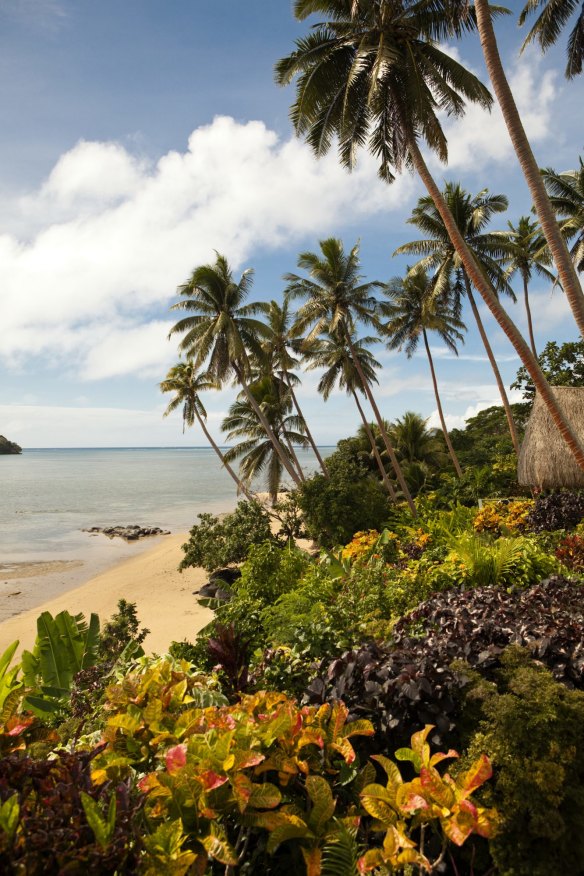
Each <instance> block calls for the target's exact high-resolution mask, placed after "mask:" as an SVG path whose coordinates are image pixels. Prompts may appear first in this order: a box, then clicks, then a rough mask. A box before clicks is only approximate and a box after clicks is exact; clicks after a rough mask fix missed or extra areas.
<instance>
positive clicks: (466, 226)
mask: <svg viewBox="0 0 584 876" xmlns="http://www.w3.org/2000/svg"><path fill="white" fill-rule="evenodd" d="M442 197H443V198H444V202H445V203H446V204H447V206H448V209H449V210H450V213H451V214H452V216H453V217H454V221H455V222H456V226H457V228H458V230H459V232H460V234H461V235H462V237H463V238H464V240H465V242H466V245H467V247H468V249H469V251H470V252H471V253H472V256H473V258H474V260H475V262H476V263H477V265H478V266H479V268H480V270H481V273H482V274H483V275H484V276H486V277H488V278H489V281H490V283H491V286H492V287H493V288H495V289H497V292H498V293H501V292H504V293H506V294H508V295H510V296H511V297H512V298H513V300H515V296H514V294H513V291H512V290H511V288H510V286H509V283H508V282H507V280H506V278H505V274H504V272H503V269H502V268H501V265H500V261H499V258H500V257H501V256H502V255H503V253H504V252H505V250H504V248H503V246H502V243H501V240H500V239H499V238H497V237H496V236H495V235H493V234H492V233H488V232H486V231H485V228H486V226H487V225H488V223H489V221H490V219H491V218H492V216H493V215H494V214H495V213H502V212H503V211H505V210H506V209H507V206H508V201H507V198H506V197H505V195H490V194H489V192H488V190H487V189H483V190H482V191H481V192H479V193H478V195H474V196H472V195H470V194H469V193H468V192H466V191H465V190H464V189H463V188H462V187H461V185H460V184H459V183H446V185H445V187H444V190H443V192H442ZM408 223H410V224H412V225H415V226H416V227H417V228H419V229H420V231H422V232H423V233H424V234H425V235H426V238H425V239H423V240H415V241H412V242H411V243H406V244H404V245H403V246H400V247H398V249H396V251H395V253H394V255H397V254H407V255H421V256H423V258H422V259H421V261H420V262H419V264H420V266H421V267H423V268H424V269H426V270H432V271H435V272H436V274H435V280H434V283H435V289H436V294H437V295H442V294H443V293H445V292H446V291H447V290H449V289H451V288H452V289H453V291H454V292H455V293H456V294H457V295H458V297H459V298H460V296H462V295H464V294H466V297H467V299H468V302H469V304H470V306H471V310H472V312H473V316H474V318H475V322H476V324H477V328H478V331H479V335H480V337H481V340H482V342H483V346H484V348H485V352H486V354H487V358H488V360H489V363H490V365H491V368H492V370H493V374H494V375H495V380H496V382H497V387H498V389H499V395H500V396H501V402H502V404H503V408H504V409H505V416H506V417H507V423H508V424H509V432H510V434H511V439H512V441H513V447H514V448H515V452H516V453H517V454H518V453H519V437H518V435H517V428H516V426H515V421H514V420H513V413H512V411H511V405H510V404H509V398H508V396H507V390H506V389H505V384H504V383H503V378H502V377H501V372H500V370H499V366H498V364H497V360H496V358H495V355H494V353H493V349H492V347H491V344H490V342H489V338H488V336H487V333H486V331H485V327H484V325H483V321H482V319H481V315H480V313H479V309H478V307H477V303H476V301H475V298H474V295H473V292H472V283H471V279H470V277H469V274H468V271H467V270H466V266H465V265H464V263H463V262H462V260H461V258H460V256H459V254H458V252H457V250H456V248H455V246H454V245H453V243H452V240H451V239H450V235H449V233H448V230H447V228H446V225H445V223H444V221H443V219H442V216H441V214H440V212H439V211H438V209H437V207H436V205H435V204H434V201H433V199H432V198H430V197H428V196H426V197H423V198H420V199H419V201H418V204H417V206H416V207H415V208H414V210H413V211H412V215H411V217H410V218H409V219H408Z"/></svg>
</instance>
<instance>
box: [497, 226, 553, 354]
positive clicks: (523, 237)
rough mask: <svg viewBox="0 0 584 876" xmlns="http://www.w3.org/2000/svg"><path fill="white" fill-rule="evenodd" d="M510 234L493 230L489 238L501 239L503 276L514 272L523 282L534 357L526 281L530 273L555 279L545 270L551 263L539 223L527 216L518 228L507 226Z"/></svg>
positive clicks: (547, 269)
mask: <svg viewBox="0 0 584 876" xmlns="http://www.w3.org/2000/svg"><path fill="white" fill-rule="evenodd" d="M507 225H508V227H509V231H494V232H492V236H493V237H495V238H499V239H500V240H501V243H502V246H503V250H504V253H505V254H504V256H503V262H504V263H505V264H506V266H507V270H506V275H507V277H512V276H513V274H515V273H517V274H519V276H520V277H521V280H522V282H523V300H524V303H525V313H526V315H527V328H528V331H529V342H530V344H531V349H532V351H533V355H534V356H537V348H536V346H535V337H534V335H533V320H532V318H531V307H530V306H529V282H530V280H531V278H532V275H533V273H536V274H538V275H539V276H540V277H543V278H544V279H546V280H551V282H552V283H553V282H554V281H555V277H554V275H553V273H552V272H551V271H550V270H549V268H548V267H547V266H548V265H549V264H550V263H551V256H550V254H549V250H548V248H547V246H546V245H545V241H544V240H543V237H542V234H541V229H540V227H539V223H538V222H537V221H535V220H533V219H531V217H530V216H521V217H520V218H519V221H518V223H517V225H513V223H512V222H508V223H507Z"/></svg>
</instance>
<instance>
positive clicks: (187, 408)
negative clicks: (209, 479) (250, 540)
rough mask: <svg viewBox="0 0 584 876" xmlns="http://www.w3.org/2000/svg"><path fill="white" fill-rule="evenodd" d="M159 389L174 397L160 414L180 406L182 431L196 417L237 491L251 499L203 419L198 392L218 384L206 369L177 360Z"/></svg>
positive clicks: (165, 413) (217, 387)
mask: <svg viewBox="0 0 584 876" xmlns="http://www.w3.org/2000/svg"><path fill="white" fill-rule="evenodd" d="M160 389H161V390H162V392H174V398H173V399H172V400H171V401H170V403H169V405H168V407H167V409H166V410H165V412H164V415H163V416H165V417H168V415H169V414H171V413H172V412H173V411H176V410H177V408H180V407H181V406H182V418H183V432H184V430H185V426H192V425H193V424H194V422H195V419H196V420H197V422H198V424H199V426H200V427H201V429H202V430H203V434H204V436H205V438H206V439H207V441H208V442H209V444H210V445H211V447H212V448H213V450H214V451H215V453H216V454H217V456H218V457H219V459H220V460H221V465H222V466H223V467H224V468H225V470H226V471H227V473H228V474H229V476H230V477H231V478H232V479H233V480H234V481H235V483H236V484H237V491H238V493H239V492H241V493H243V494H244V495H245V496H247V498H248V499H250V500H252V499H253V498H254V497H253V496H252V494H251V493H250V492H249V490H248V489H247V487H246V486H245V484H243V483H242V482H241V480H240V479H239V478H238V477H237V475H236V474H235V472H234V471H233V469H232V468H231V466H230V465H229V462H228V460H227V459H226V457H225V456H224V454H223V453H221V450H220V449H219V447H218V446H217V444H216V443H215V441H214V440H213V436H212V435H211V433H210V432H209V430H208V429H207V425H206V423H205V420H206V419H207V411H206V410H205V407H204V405H203V402H202V401H201V393H203V392H207V391H208V390H210V389H219V384H218V383H217V382H216V381H215V380H213V378H211V377H210V376H209V374H207V373H203V374H197V371H196V368H195V366H194V364H193V362H179V363H178V364H177V365H174V366H173V367H172V368H171V369H170V371H169V372H168V374H167V375H166V379H165V380H163V381H162V383H160Z"/></svg>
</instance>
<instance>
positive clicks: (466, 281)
mask: <svg viewBox="0 0 584 876" xmlns="http://www.w3.org/2000/svg"><path fill="white" fill-rule="evenodd" d="M462 273H463V276H464V285H465V287H466V296H467V298H468V300H469V303H470V306H471V309H472V312H473V315H474V318H475V322H476V324H477V328H478V330H479V334H480V336H481V340H482V342H483V346H484V348H485V351H486V354H487V358H488V360H489V362H490V363H491V368H492V369H493V374H494V375H495V380H496V381H497V386H498V388H499V395H500V396H501V401H502V402H503V408H504V410H505V416H506V417H507V424H508V426H509V432H510V433H511V441H512V442H513V448H514V450H515V453H516V454H517V456H519V436H518V435H517V426H516V425H515V420H514V419H513V412H512V411H511V405H510V404H509V398H508V396H507V390H506V389H505V384H504V383H503V378H502V377H501V372H500V371H499V366H498V365H497V360H496V359H495V356H494V353H493V349H492V347H491V344H490V343H489V339H488V337H487V333H486V331H485V327H484V325H483V321H482V319H481V315H480V313H479V309H478V307H477V303H476V301H475V299H474V295H473V294H472V288H471V285H470V280H469V279H468V274H467V273H466V270H465V269H464V268H463V270H462Z"/></svg>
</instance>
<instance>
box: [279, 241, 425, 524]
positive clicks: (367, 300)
mask: <svg viewBox="0 0 584 876" xmlns="http://www.w3.org/2000/svg"><path fill="white" fill-rule="evenodd" d="M320 250H321V255H320V256H319V255H318V254H317V253H313V252H303V253H301V254H300V256H299V257H298V267H299V268H302V269H303V270H305V271H308V273H309V277H300V276H298V275H297V274H286V275H285V277H284V279H285V280H286V281H287V282H288V286H287V294H288V295H289V296H290V297H292V298H304V299H305V303H304V304H303V305H302V307H301V308H300V310H299V311H298V314H297V317H296V323H297V326H298V329H299V331H300V330H304V329H306V328H308V327H309V326H312V329H311V330H310V331H309V333H308V335H307V337H306V343H307V344H311V343H312V342H313V341H314V340H315V339H316V338H318V336H319V335H321V334H322V333H323V332H324V331H326V332H327V333H328V334H329V335H336V334H338V335H339V337H340V338H341V339H342V340H344V341H345V343H346V344H347V348H348V350H349V352H350V353H351V358H352V360H353V362H354V364H355V368H356V369H357V371H358V372H359V370H360V368H361V365H360V361H359V357H358V356H357V353H356V350H355V348H354V345H353V335H354V334H355V323H356V321H357V320H359V321H360V322H362V323H364V324H365V325H367V324H368V325H372V324H375V322H376V316H375V307H376V304H377V301H376V299H375V297H374V295H373V292H374V291H375V289H379V288H381V287H382V285H383V284H382V283H380V282H378V281H374V282H370V283H362V282H361V280H362V276H361V274H360V273H359V271H360V267H361V266H360V262H359V245H358V244H357V245H355V246H354V247H353V248H352V249H351V251H350V252H349V253H345V250H344V247H343V244H342V241H340V240H337V239H335V238H334V237H329V238H328V239H327V240H321V241H320ZM359 376H360V378H361V385H362V387H363V390H364V392H365V395H366V396H367V400H368V401H369V404H370V405H371V408H372V410H373V414H374V416H375V421H376V423H377V425H378V426H379V430H380V432H381V434H382V436H383V440H384V443H385V447H386V450H387V453H388V455H389V458H390V459H391V464H392V466H393V470H394V471H395V474H396V477H397V479H398V482H399V485H400V487H401V489H402V492H403V494H404V496H405V498H406V501H407V503H408V505H409V506H410V510H411V512H412V514H413V515H414V517H415V516H416V506H415V505H414V502H413V500H412V497H411V495H410V492H409V490H408V485H407V483H406V481H405V478H404V476H403V473H402V470H401V468H400V465H399V462H398V460H397V457H396V455H395V453H394V451H393V447H392V446H391V442H390V440H389V436H388V434H387V432H386V430H385V428H384V424H383V419H382V417H381V414H380V412H379V408H378V407H377V403H376V401H375V398H374V396H373V393H372V392H371V387H370V384H369V381H368V380H367V377H366V375H365V374H364V373H360V375H359Z"/></svg>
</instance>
